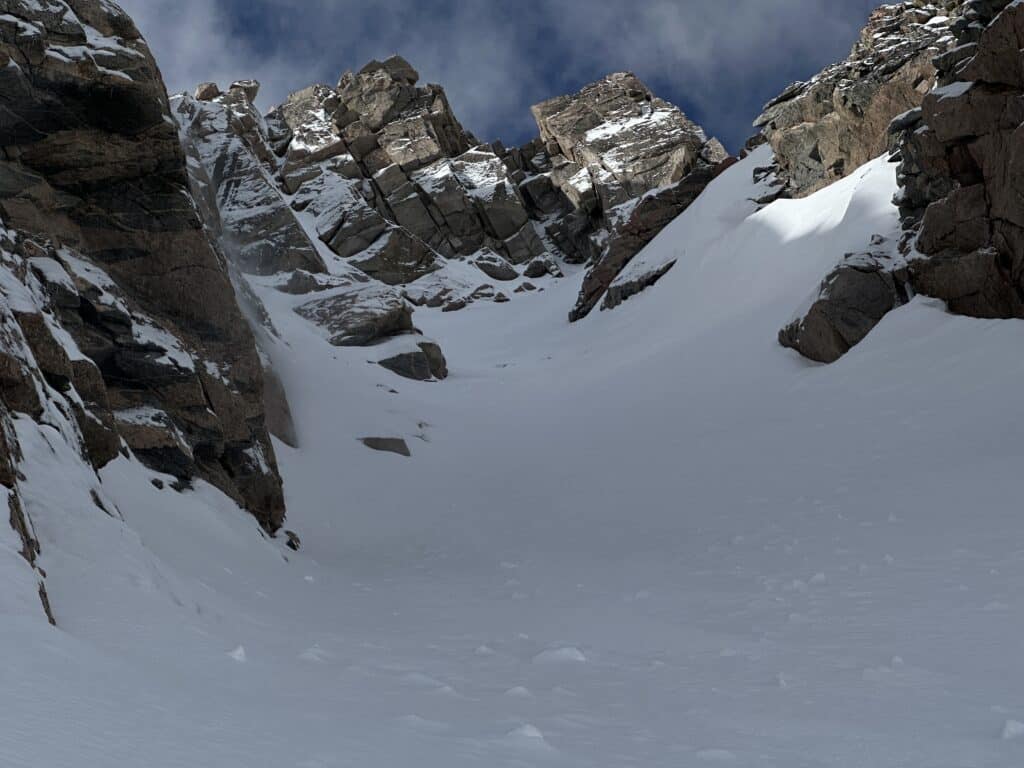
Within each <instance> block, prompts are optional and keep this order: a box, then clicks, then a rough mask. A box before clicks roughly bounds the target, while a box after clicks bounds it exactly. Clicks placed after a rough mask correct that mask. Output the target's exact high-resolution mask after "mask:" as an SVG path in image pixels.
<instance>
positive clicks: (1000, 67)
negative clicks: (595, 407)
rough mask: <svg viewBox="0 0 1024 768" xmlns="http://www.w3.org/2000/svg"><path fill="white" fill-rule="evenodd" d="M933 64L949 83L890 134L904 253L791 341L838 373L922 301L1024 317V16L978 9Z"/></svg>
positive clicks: (828, 295) (858, 264)
mask: <svg viewBox="0 0 1024 768" xmlns="http://www.w3.org/2000/svg"><path fill="white" fill-rule="evenodd" d="M954 10H955V16H956V20H955V21H954V22H952V24H951V27H950V28H951V30H952V32H953V34H955V40H954V42H953V43H952V44H951V45H949V46H947V49H946V50H945V51H944V52H943V53H941V54H940V55H938V56H936V58H935V59H934V62H933V65H934V66H935V68H936V78H937V81H938V83H939V84H940V85H939V87H938V88H936V89H935V90H932V91H930V92H929V93H928V94H927V95H926V96H925V97H924V99H923V100H922V104H921V106H920V107H918V108H915V109H913V110H910V111H908V112H906V113H904V114H901V115H899V116H898V117H897V118H896V119H895V120H894V121H893V122H892V124H891V126H890V133H891V134H892V136H891V139H890V141H891V142H892V146H893V147H894V154H893V160H894V161H895V162H899V163H900V166H899V181H900V186H901V189H900V192H899V194H898V196H897V200H896V202H897V203H898V204H899V206H900V210H901V215H902V219H903V225H904V229H905V235H904V237H903V238H902V241H901V242H900V243H883V242H880V241H877V240H876V241H875V242H874V243H873V244H872V245H873V248H872V250H871V251H869V252H867V253H864V254H853V255H850V256H848V257H847V258H846V259H845V260H844V261H843V263H841V264H840V265H839V266H838V267H836V269H835V270H833V272H832V273H831V274H829V275H828V277H827V278H826V279H825V281H824V282H823V284H822V287H821V289H820V291H819V293H818V296H817V297H816V299H815V300H814V302H813V303H812V305H811V307H810V309H809V310H808V311H807V313H806V314H804V315H803V316H802V317H800V318H798V319H797V320H796V321H794V322H793V323H792V324H791V325H790V326H788V327H787V328H785V329H784V330H783V331H782V333H781V334H780V340H781V342H782V343H783V344H784V345H785V346H789V347H792V348H794V349H796V350H798V351H800V352H801V353H802V354H804V355H805V356H807V357H809V358H812V359H814V360H818V361H821V362H832V361H834V360H836V359H838V358H839V357H841V356H842V355H843V354H845V353H846V352H847V351H849V349H850V348H851V347H853V346H854V345H856V344H857V343H859V342H860V341H861V340H863V339H864V338H865V337H866V336H867V334H868V333H869V332H870V331H871V330H872V329H873V328H874V327H875V325H877V324H878V322H879V321H880V320H881V319H882V318H883V317H884V316H885V315H886V314H887V313H888V312H890V311H891V310H893V309H895V308H897V307H899V306H901V305H903V304H905V303H906V302H907V301H909V299H910V298H911V297H912V296H913V295H915V294H922V295H925V296H930V297H933V298H937V299H942V300H943V301H945V302H946V303H947V305H948V307H949V309H950V310H951V311H953V312H955V313H958V314H964V315H970V316H974V317H987V318H1012V317H1018V318H1019V317H1024V215H1022V208H1021V205H1020V195H1019V192H1018V190H1019V188H1020V184H1021V182H1022V179H1024V170H1019V169H1022V168H1024V165H1022V162H1024V160H1022V157H1021V151H1020V147H1021V142H1020V137H1021V130H1022V125H1024V75H1022V74H1021V72H1022V70H1021V56H1020V51H1021V49H1022V48H1024V6H1021V5H1019V4H1018V3H1016V2H1012V3H1011V2H1010V1H1009V0H968V2H964V3H961V4H959V5H958V6H957V7H956V8H955V9H954Z"/></svg>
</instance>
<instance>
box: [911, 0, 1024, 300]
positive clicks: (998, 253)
mask: <svg viewBox="0 0 1024 768" xmlns="http://www.w3.org/2000/svg"><path fill="white" fill-rule="evenodd" d="M965 7H966V10H967V14H965V18H968V19H970V23H969V24H965V25H963V26H962V28H961V29H960V37H959V39H958V43H959V45H958V47H957V48H956V49H955V51H956V55H955V56H950V57H947V58H946V59H945V60H943V61H940V62H939V63H940V65H941V66H942V69H941V70H940V80H941V82H942V83H943V85H942V86H941V87H940V88H938V89H936V90H935V91H933V92H932V93H930V94H929V95H928V96H927V98H925V100H924V103H923V104H922V107H921V110H920V111H919V112H917V113H915V114H914V115H912V116H910V117H909V118H908V119H907V120H906V121H904V124H902V125H899V126H896V130H897V132H898V137H897V146H898V151H899V158H900V160H901V164H900V181H901V184H902V187H903V189H902V190H901V194H900V198H899V201H898V202H899V203H900V206H901V212H902V214H903V221H904V226H905V228H906V229H907V232H908V235H907V241H906V244H905V247H906V249H907V250H908V252H909V256H908V259H909V267H910V273H911V277H912V280H913V283H914V286H915V288H916V289H917V290H918V291H919V292H920V293H924V294H927V295H929V296H933V297H935V298H938V299H942V300H944V301H945V302H946V303H947V304H948V306H949V308H950V310H951V311H953V312H957V313H960V314H965V315H970V316H973V317H985V318H1011V317H1016V318H1021V317H1024V206H1022V204H1021V197H1020V189H1021V184H1022V182H1024V69H1022V67H1021V55H1020V51H1021V48H1022V43H1024V7H1022V6H1021V5H1020V4H1018V3H1012V2H1003V1H997V0H986V1H984V2H982V1H980V0H975V1H973V2H968V3H966V4H965ZM915 235H916V240H915V239H913V238H914V236H915Z"/></svg>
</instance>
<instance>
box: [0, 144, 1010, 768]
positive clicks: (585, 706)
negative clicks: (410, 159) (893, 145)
mask: <svg viewBox="0 0 1024 768" xmlns="http://www.w3.org/2000/svg"><path fill="white" fill-rule="evenodd" d="M763 152H764V150H761V151H759V152H758V153H755V155H754V156H752V157H750V158H748V159H747V160H746V161H744V162H742V163H740V164H739V165H737V166H734V167H733V168H732V169H730V170H729V171H728V172H726V173H725V174H724V175H723V176H722V177H720V178H719V179H718V180H717V181H716V182H715V183H714V184H713V185H712V186H711V187H710V188H709V189H708V190H707V192H705V194H704V195H703V196H702V197H701V198H700V200H699V201H698V202H697V203H696V204H695V205H694V206H693V207H691V208H690V209H689V210H688V211H687V212H686V213H685V214H684V215H683V216H681V217H680V218H679V219H678V220H676V221H675V222H674V223H673V224H672V225H670V227H669V228H668V229H667V230H666V231H665V232H663V233H662V234H661V236H660V237H659V238H658V239H657V240H655V241H654V243H653V244H652V245H651V246H650V247H649V248H648V249H647V250H646V251H645V252H644V253H643V254H641V256H640V257H638V259H640V261H638V263H637V265H636V267H637V268H639V267H643V266H644V265H650V264H659V263H664V262H666V261H671V260H672V259H677V260H678V263H677V264H676V266H675V268H674V269H672V270H671V271H670V272H669V273H668V274H667V275H666V276H665V277H664V278H663V279H662V280H661V281H660V282H659V283H658V285H657V286H656V287H655V288H653V289H651V290H648V291H646V292H645V293H643V294H641V295H640V296H637V297H634V298H632V299H630V300H629V301H628V302H627V303H626V304H624V305H623V306H621V307H619V308H618V309H616V310H615V311H612V312H595V313H594V314H593V315H592V316H591V317H589V318H588V319H586V320H585V321H583V322H581V323H579V324H576V325H570V324H569V323H568V322H567V321H566V317H565V316H566V312H567V310H568V308H569V307H571V306H572V304H573V300H574V298H575V293H576V291H577V290H578V274H577V276H576V278H574V277H573V276H572V275H570V276H569V277H567V278H566V279H565V280H563V281H561V282H560V283H557V284H556V287H555V288H553V289H549V290H547V291H545V292H543V293H539V294H536V295H526V296H523V297H521V298H520V297H517V298H516V300H515V301H513V302H511V303H510V304H506V305H494V304H489V303H486V304H485V303H480V304H475V305H473V306H471V307H469V308H468V309H466V310H464V311H462V312H455V313H446V314H443V313H441V312H438V311H432V310H424V309H421V310H418V311H417V312H416V316H415V321H416V323H417V325H418V327H420V328H421V329H422V330H423V331H424V332H425V333H426V334H427V335H428V336H429V337H431V338H435V339H437V340H438V341H439V342H440V343H441V345H442V347H443V348H444V351H445V354H446V355H447V358H448V362H449V366H450V368H451V377H450V378H449V379H448V380H447V381H445V382H442V383H434V384H420V383H414V382H410V381H406V380H402V379H399V378H397V377H395V376H394V375H393V374H391V373H389V372H387V371H386V370H384V369H382V368H380V367H379V366H376V365H370V364H368V363H367V351H366V350H360V349H351V348H348V349H340V348H334V347H331V346H329V345H328V344H327V342H326V341H325V340H324V338H323V335H322V333H321V332H320V331H318V330H317V329H316V328H314V327H313V326H312V325H310V324H309V323H308V322H307V321H305V320H303V319H302V318H300V317H299V316H298V315H296V314H295V313H294V312H292V309H291V306H292V304H293V303H294V297H289V296H286V295H284V294H281V293H278V292H275V291H274V290H272V289H271V288H270V287H269V286H268V285H264V284H261V283H260V282H259V280H255V281H254V287H256V289H257V291H258V292H259V294H260V296H261V297H262V298H263V299H264V301H265V302H266V303H267V306H268V309H269V310H270V313H271V315H272V317H273V319H274V322H275V324H276V325H277V327H278V329H279V331H280V332H281V335H282V338H283V342H282V343H281V344H279V345H278V346H277V347H276V349H275V351H274V357H275V361H274V362H275V365H276V367H277V369H278V371H279V373H280V374H281V377H282V379H283V380H284V382H285V385H286V387H287V390H288V392H289V396H290V399H291V404H292V408H293V411H294V415H295V418H296V422H297V428H298V434H299V442H300V446H301V447H300V448H299V449H292V448H289V447H287V446H285V445H282V444H277V446H276V447H277V450H278V455H279V460H280V462H281V467H282V472H283V475H284V478H285V483H286V494H287V497H288V504H289V510H290V511H289V519H288V526H287V527H289V528H292V529H294V530H296V531H297V532H298V533H299V534H300V535H301V537H302V540H303V545H304V546H303V550H302V551H301V552H300V553H298V554H295V553H291V552H290V551H289V550H287V549H285V548H284V547H283V545H282V544H281V543H280V542H278V541H269V540H266V539H265V538H263V537H262V536H261V534H260V532H259V530H258V528H257V525H256V523H255V522H254V521H252V520H251V519H250V518H249V517H248V516H247V515H245V514H244V513H242V512H240V511H239V510H237V509H236V508H235V507H234V505H233V504H232V503H231V502H230V501H229V500H228V499H226V498H225V497H223V496H222V495H220V494H219V493H218V492H216V491H214V490H213V489H212V488H210V487H208V486H202V485H200V486H199V487H198V488H197V489H196V490H195V491H193V492H189V493H186V494H184V495H179V494H177V493H176V492H174V491H172V490H171V489H170V488H169V487H165V488H164V489H163V490H161V489H158V488H156V487H155V486H154V485H153V484H152V483H151V480H152V479H153V473H152V472H149V471H146V470H143V469H141V468H140V466H139V465H138V464H137V463H135V462H132V461H129V460H127V459H122V460H119V461H117V462H115V463H114V464H113V465H111V466H109V467H108V468H107V469H106V470H105V471H104V473H103V487H102V489H99V490H100V491H101V492H102V494H103V498H104V499H107V500H109V503H110V507H111V508H113V507H114V505H116V507H117V508H118V509H120V511H121V513H122V515H123V517H124V520H123V521H122V520H120V519H117V517H116V515H115V516H111V517H108V516H104V515H103V514H102V513H99V512H98V510H97V509H96V508H95V507H94V506H88V507H85V508H81V509H79V508H76V507H75V506H74V505H72V504H71V503H65V502H64V501H63V500H64V499H68V498H75V497H74V496H73V495H72V494H70V493H65V489H66V488H67V487H68V484H74V483H77V482H87V480H84V479H80V478H76V477H73V476H71V475H70V474H69V473H67V472H65V471H64V468H65V467H66V466H68V465H70V462H69V461H65V460H64V458H62V456H61V455H60V454H59V452H57V453H54V451H53V450H52V448H51V447H49V445H48V443H47V441H46V434H45V428H43V429H38V430H37V432H38V434H36V435H32V434H29V432H30V430H29V428H28V427H27V426H26V427H25V429H24V430H22V431H23V432H24V434H20V437H21V442H22V444H23V445H24V446H28V447H27V448H26V451H27V452H28V453H29V456H28V458H27V460H26V465H27V466H30V467H31V469H32V473H30V475H29V477H28V478H27V479H26V482H25V484H24V487H25V494H26V496H27V498H28V501H29V512H30V513H31V515H32V516H33V518H34V519H35V521H36V524H37V528H38V532H39V535H40V538H41V541H42V546H43V552H44V554H43V558H42V561H41V564H42V566H43V567H44V568H45V569H46V571H47V573H48V585H49V591H50V596H51V599H52V602H53V605H54V610H55V613H56V617H57V621H58V623H59V625H60V629H59V630H53V629H51V628H50V627H49V626H48V625H47V624H46V623H45V619H44V618H43V617H41V616H35V615H29V614H28V613H27V612H26V611H24V610H21V611H17V610H14V609H11V610H10V611H8V612H7V613H6V614H4V615H2V616H0V621H2V622H3V630H2V632H0V659H2V661H0V704H2V706H0V766H4V767H5V768H65V767H67V768H72V767H73V768H107V767H108V766H140V767H142V766H144V767H145V768H198V767H199V766H209V767H210V768H264V767H265V768H284V767H288V768H292V767H294V768H334V767H335V766H342V767H348V766H352V767H355V766H359V767H360V768H364V767H367V766H380V767H382V768H398V767H400V766H416V767H417V768H435V767H436V768H458V767H460V766H467V767H468V766H473V767H474V768H476V767H478V766H490V767H498V766H516V767H521V766H550V767H551V768H556V767H559V768H560V767H562V766H566V767H570V766H572V767H575V766H579V767H580V768H582V767H584V766H585V767H587V768H627V767H628V766H637V768H661V767H662V766H664V767H665V768H691V767H697V768H700V767H701V766H735V767H736V768H748V767H749V768H753V767H754V766H756V767H757V768H826V767H827V768H869V767H870V768H1012V767H1013V766H1020V765H1022V764H1024V725H1022V721H1024V685H1022V681H1024V653H1022V652H1021V638H1022V637H1024V598H1022V597H1021V594H1022V592H1021V587H1020V585H1021V584H1022V583H1024V517H1022V515H1021V505H1020V475H1019V474H1018V473H1019V472H1020V471H1021V470H1020V468H1021V466H1022V458H1024V456H1022V454H1024V447H1022V446H1024V441H1022V440H1021V434H1020V433H1021V429H1022V425H1024V399H1022V398H1021V396H1020V382H1021V381H1022V380H1024V326H1022V324H1021V323H1020V322H1018V321H980V320H972V319H968V318H963V317H954V316H952V315H949V314H947V313H946V312H945V310H944V308H943V307H942V306H941V305H938V304H936V303H935V302H932V301H928V300H923V299H920V298H919V299H915V300H914V301H913V302H912V303H911V304H910V305H909V306H908V307H905V308H903V309H901V310H898V311H897V312H894V313H893V314H891V315H890V316H889V317H887V318H886V319H885V320H884V321H883V322H882V323H881V325H880V326H879V327H878V328H877V329H876V330H875V331H874V332H873V333H872V334H871V335H870V336H869V337H868V339H867V340H866V341H865V342H863V343H862V344H861V345H860V346H858V347H857V348H855V349H854V350H853V351H852V352H851V353H850V354H849V355H847V356H846V357H845V358H843V359H842V360H841V361H839V362H838V363H836V364H834V365H832V366H828V367H825V366H818V365H813V364H809V363H807V362H806V361H804V360H802V359H801V358H800V357H798V356H797V355H796V354H795V353H792V352H788V351H786V350H783V349H782V348H780V347H779V346H778V344H777V343H776V334H777V332H778V330H779V328H781V327H782V326H783V325H785V324H786V323H787V322H788V321H789V320H790V319H791V317H792V316H793V314H794V313H795V312H796V311H797V310H798V309H799V308H800V307H801V306H802V305H803V304H804V303H805V302H806V300H807V298H808V297H809V296H811V295H812V294H813V293H814V291H815V290H816V288H817V285H818V283H819V281H820V280H821V279H822V277H823V276H824V275H825V274H826V273H827V272H828V271H829V268H830V267H831V266H833V265H834V264H835V263H837V262H838V261H839V260H840V259H841V258H842V256H843V255H844V253H846V252H849V251H857V250H863V249H865V248H866V247H867V246H868V243H869V240H870V238H871V236H872V235H875V234H877V235H881V236H883V237H887V238H890V239H892V238H894V237H895V236H896V234H897V232H898V224H899V222H898V216H897V211H896V209H895V208H894V207H893V206H892V205H891V202H890V201H891V198H892V195H893V193H894V191H895V167H894V166H893V165H890V164H888V163H886V162H884V161H882V160H879V161H876V162H874V163H872V164H869V165H868V166H865V167H864V168H862V169H860V170H859V171H857V172H856V173H854V174H852V175H851V176H850V177H848V178H847V179H845V180H843V181H841V182H839V183H837V184H835V185H833V186H831V187H829V188H827V189H825V190H823V191H822V192H819V193H817V194H816V195H814V196H812V197H810V198H807V199H804V200H799V201H779V202H776V203H774V204H772V205H771V206H769V207H767V208H765V209H763V210H761V211H759V212H755V206H754V205H753V204H752V203H750V202H749V201H748V199H747V198H749V197H752V196H754V195H756V194H757V190H756V189H755V188H754V187H753V186H752V185H751V183H750V181H749V180H750V178H751V172H752V169H753V168H754V167H756V166H758V165H763V164H764V161H765V159H766V158H765V157H764V156H763ZM368 436H380V437H402V438H405V439H406V440H407V441H408V443H409V446H410V448H411V451H412V457H411V458H403V457H400V456H396V455H393V454H387V453H376V452H372V451H370V450H368V449H367V448H366V447H364V446H363V445H362V444H361V443H360V442H359V439H360V438H363V437H368ZM163 480H164V481H165V482H167V483H169V482H170V478H163Z"/></svg>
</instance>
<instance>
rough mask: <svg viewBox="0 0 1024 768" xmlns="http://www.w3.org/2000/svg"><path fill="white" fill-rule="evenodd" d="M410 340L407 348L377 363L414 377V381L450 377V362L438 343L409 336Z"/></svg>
mask: <svg viewBox="0 0 1024 768" xmlns="http://www.w3.org/2000/svg"><path fill="white" fill-rule="evenodd" d="M408 338H409V340H410V342H411V343H409V344H408V345H407V346H408V347H409V348H408V349H407V350H405V351H402V352H398V353H397V354H393V355H391V356H390V357H387V358H385V359H383V360H378V361H377V364H378V365H380V366H381V367H383V368H387V369H388V370H389V371H391V372H392V373H397V374H398V375H399V376H401V377H403V378H406V379H412V380H414V381H431V380H442V379H446V378H448V363H447V361H446V360H445V357H444V353H443V352H442V351H441V347H439V346H438V345H437V344H436V343H434V342H432V341H415V342H412V341H411V340H412V339H413V338H415V337H412V336H410V337H408Z"/></svg>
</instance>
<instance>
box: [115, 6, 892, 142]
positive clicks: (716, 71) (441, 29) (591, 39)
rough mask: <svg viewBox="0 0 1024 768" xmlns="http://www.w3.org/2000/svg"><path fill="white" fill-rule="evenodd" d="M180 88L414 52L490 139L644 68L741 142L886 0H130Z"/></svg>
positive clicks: (272, 95) (331, 76) (706, 121)
mask: <svg viewBox="0 0 1024 768" xmlns="http://www.w3.org/2000/svg"><path fill="white" fill-rule="evenodd" d="M122 5H124V7H125V8H126V9H127V10H128V11H129V12H131V13H132V14H133V15H134V16H135V17H136V19H137V21H138V22H139V26H140V27H141V28H142V30H143V32H144V33H145V34H146V35H147V37H148V38H149V39H150V42H151V44H152V46H153V48H154V50H155V52H156V54H157V59H158V61H159V62H160V65H161V68H162V69H163V70H164V75H165V78H166V79H167V81H168V87H169V88H170V89H171V90H172V91H175V90H182V89H186V88H189V89H190V88H191V87H192V86H193V85H195V84H196V83H197V82H199V81H202V80H207V79H210V80H217V81H219V82H221V83H222V84H226V83H227V82H229V81H230V80H232V79H236V78H241V77H255V78H256V79H258V80H260V81H261V82H262V83H263V84H264V88H263V93H262V95H261V105H262V106H264V107H269V106H271V105H272V104H273V103H276V102H278V101H280V100H282V99H283V98H284V97H285V96H286V95H287V93H288V92H289V91H292V90H296V89H298V88H301V87H303V86H305V85H309V84H311V83H314V82H326V83H329V84H334V83H335V82H336V81H337V79H338V76H339V75H340V74H341V72H343V71H344V70H345V69H353V68H355V69H357V68H359V67H361V66H362V65H363V64H364V63H365V62H366V61H368V60H369V59H371V58H374V57H377V58H380V57H384V56H387V55H389V54H391V53H395V52H399V53H402V54H403V55H404V56H405V57H406V58H408V59H409V60H410V61H411V62H412V64H413V65H414V66H416V67H417V68H418V69H419V70H420V72H421V74H422V75H423V78H424V80H429V81H431V82H439V83H441V84H442V85H444V86H445V87H446V88H447V90H448V93H449V96H450V98H451V101H452V103H453V105H454V107H455V110H456V112H457V114H458V115H459V117H460V118H461V119H462V121H463V123H464V124H465V125H466V127H467V128H469V129H470V130H472V131H473V132H474V133H476V134H477V135H478V136H479V137H480V138H481V139H484V140H490V139H494V138H501V139H503V140H504V141H505V142H506V143H508V144H511V143H520V142H522V141H525V140H527V139H529V138H530V137H531V136H532V135H534V134H535V132H536V127H535V126H534V124H533V121H532V118H531V117H530V112H529V107H530V105H531V104H533V103H535V102H538V101H541V100H543V99H545V98H548V97H550V96H556V95H559V94H562V93H568V92H571V91H574V90H577V89H578V88H579V87H580V86H582V85H584V84H586V83H587V82H590V81H593V80H595V79H598V78H600V77H602V76H603V75H605V74H607V73H609V72H613V71H618V70H632V71H634V72H636V73H637V74H638V75H639V76H640V77H641V78H642V79H643V80H644V81H646V82H647V84H648V85H649V86H650V87H651V88H652V89H653V90H654V91H655V92H656V93H657V94H658V95H659V96H662V97H663V98H665V99H668V100H669V101H672V102H674V103H676V104H678V105H679V106H680V107H682V108H683V109H684V110H685V111H686V112H687V113H688V114H689V115H690V116H691V117H692V118H693V119H694V120H696V121H697V122H699V123H701V124H703V125H704V126H705V128H706V129H707V130H708V133H709V134H713V135H716V136H718V137H719V138H721V139H722V140H723V141H724V142H725V143H726V145H727V146H729V148H730V149H733V150H735V149H737V148H738V147H739V146H740V145H742V143H743V141H744V140H745V139H746V138H748V136H749V135H750V134H751V132H752V129H751V127H750V124H751V122H752V121H753V119H754V118H755V117H756V116H757V114H758V112H759V111H760V108H761V106H762V105H763V104H764V102H765V101H767V100H768V99H770V98H771V97H773V96H774V95H776V94H777V93H779V92H780V91H781V90H782V89H783V88H784V87H785V86H786V85H787V84H789V83H790V82H792V81H793V80H796V79H806V78H807V77H810V76H811V75H813V74H814V73H815V72H817V71H818V70H819V69H821V68H822V67H823V66H825V65H826V64H829V63H831V62H833V61H836V60H838V59H840V58H842V57H844V56H845V55H846V53H847V52H848V51H849V49H850V46H851V45H852V44H853V41H854V40H855V38H856V36H857V34H858V32H859V30H860V28H861V27H862V26H863V25H864V22H865V21H866V19H867V16H868V13H869V12H870V10H871V9H872V8H873V7H874V6H875V3H874V2H872V0H626V1H625V2H623V1H622V0H616V2H611V1H606V0H520V2H509V1H508V0H502V1H501V2H496V1H492V0H448V1H447V2H440V0H375V1H372V2H371V1H367V0H122Z"/></svg>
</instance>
